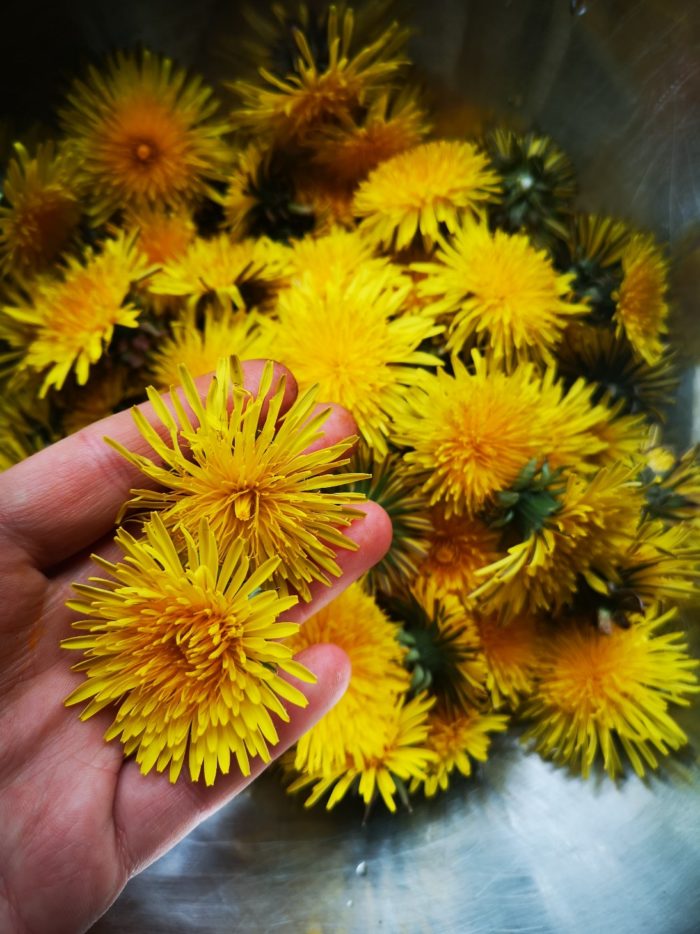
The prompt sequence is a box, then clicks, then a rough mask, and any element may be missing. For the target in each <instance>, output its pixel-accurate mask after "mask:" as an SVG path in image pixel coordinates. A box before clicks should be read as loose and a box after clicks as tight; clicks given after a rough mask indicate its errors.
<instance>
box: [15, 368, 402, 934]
mask: <svg viewBox="0 0 700 934" xmlns="http://www.w3.org/2000/svg"><path fill="white" fill-rule="evenodd" d="M262 368H263V363H262V362H259V361H251V362H248V363H244V364H243V370H244V379H245V385H246V387H247V388H248V389H250V390H251V391H252V392H253V393H255V391H256V388H257V386H258V385H259V381H260V377H261V374H262ZM278 372H279V373H281V372H283V369H282V368H281V367H279V368H278ZM199 382H200V383H201V386H200V388H201V389H202V393H203V394H204V391H205V389H206V385H207V383H208V378H207V379H206V380H204V381H199ZM295 395H296V386H295V384H294V381H293V379H290V378H289V376H287V389H286V393H285V403H286V405H285V408H286V407H288V406H289V405H290V404H291V402H292V401H293V399H294V397H295ZM141 409H142V411H143V412H144V414H146V416H147V417H148V418H149V420H151V421H152V423H153V425H154V427H156V428H158V427H159V422H158V421H157V419H156V418H155V417H154V416H153V414H152V411H151V407H150V405H148V404H144V405H143V406H141ZM331 409H332V411H331V414H330V416H329V418H328V420H327V421H326V423H325V425H324V431H325V437H324V439H323V442H322V443H323V444H328V445H330V444H333V443H335V442H337V441H339V440H341V439H342V438H345V437H347V436H348V435H351V434H353V433H354V432H355V425H354V423H353V421H352V418H351V417H350V416H349V414H348V413H347V412H346V411H345V410H343V409H341V408H339V407H337V406H331ZM161 427H162V426H161ZM104 435H109V436H110V437H111V438H114V439H116V440H117V441H120V442H121V443H122V444H123V445H125V446H126V447H127V448H129V449H130V450H132V451H137V452H140V453H144V454H145V453H148V448H147V445H146V442H145V441H144V440H143V438H142V437H141V435H140V434H139V432H138V430H137V428H136V426H135V424H134V421H133V419H132V416H131V413H130V412H122V413H120V414H118V415H114V416H112V417H110V418H108V419H104V420H102V421H101V422H98V423H96V424H95V425H91V426H89V427H88V428H85V429H83V430H82V431H80V432H78V433H77V434H74V435H71V436H70V437H68V438H66V439H64V440H63V441H60V442H58V443H57V444H54V445H53V446H51V447H49V448H46V449H45V450H43V451H41V452H40V453H38V454H36V455H34V456H33V457H31V458H30V459H29V460H26V461H24V462H23V463H21V464H18V465H17V466H15V467H12V468H11V469H10V470H8V471H6V472H5V473H4V474H2V475H0V607H1V609H0V620H1V622H0V828H1V830H0V930H2V931H3V932H4V931H8V932H10V931H20V932H25V931H26V932H37V934H39V932H40V934H44V932H46V931H49V930H50V931H51V932H52V934H60V932H74V931H80V930H84V929H85V928H87V927H88V926H89V925H90V924H91V923H92V922H93V921H94V920H96V919H97V918H98V917H99V916H100V915H101V914H102V913H103V912H104V911H105V910H106V909H107V908H108V907H109V905H110V904H111V903H112V901H113V900H114V899H115V898H116V897H117V895H118V894H119V892H120V891H121V890H122V888H123V887H124V885H125V884H126V882H127V881H128V879H129V877H130V876H132V875H133V874H135V873H136V872H138V871H140V870H141V869H143V868H144V867H145V866H147V865H148V864H149V863H151V862H152V861H153V860H154V859H156V858H157V857H158V856H160V855H161V854H162V853H163V852H165V851H166V850H167V849H168V848H170V847H171V846H173V845H174V844H175V843H176V842H177V841H178V840H179V839H181V838H182V837H183V836H184V835H185V834H186V833H187V832H188V831H189V830H191V829H192V828H193V827H194V826H196V825H197V824H198V823H199V822H201V821H202V820H203V819H204V818H205V817H207V816H208V815H209V814H211V813H212V812H213V811H215V810H217V809H218V808H219V807H221V806H222V805H223V804H225V803H226V802H227V801H228V800H229V799H230V798H231V797H233V796H234V795H235V794H236V793H237V792H239V791H240V790H241V789H243V788H244V787H245V786H246V785H247V784H248V783H249V782H250V781H252V779H253V778H255V777H256V776H257V775H258V774H259V773H260V772H261V771H262V770H263V769H264V768H265V764H264V763H263V762H262V761H261V760H260V759H255V760H253V761H252V763H251V766H252V772H251V775H250V776H248V777H247V778H244V777H243V776H242V775H241V774H240V773H239V772H237V771H236V769H235V767H234V766H232V770H231V773H230V774H229V775H220V776H219V777H218V779H217V781H216V783H215V785H214V786H213V787H209V788H208V787H205V786H204V785H203V784H199V783H197V784H194V783H192V782H191V781H190V779H189V778H188V777H187V776H186V775H183V776H181V777H180V779H179V780H178V781H177V782H176V783H175V784H170V783H169V781H168V778H167V776H166V775H163V774H160V773H155V772H152V773H150V774H148V775H146V776H144V775H142V774H141V773H140V771H139V768H138V766H137V765H136V763H135V762H134V761H133V760H125V759H124V757H123V754H122V747H121V745H120V744H119V743H116V742H111V743H106V742H105V741H104V739H103V734H104V732H105V730H106V728H107V727H108V726H109V724H110V723H111V720H112V717H111V716H110V714H109V712H108V711H104V712H102V713H100V714H97V715H96V716H94V717H92V718H91V719H90V720H88V721H86V722H81V721H80V720H79V719H78V716H77V712H76V710H75V709H66V708H65V706H64V703H63V702H64V700H65V698H66V697H67V695H68V694H69V693H70V691H71V690H72V689H73V688H74V687H75V686H76V685H77V684H78V683H80V682H81V681H82V679H83V676H82V675H80V674H77V673H75V672H72V671H71V670H70V665H71V661H72V660H71V659H70V658H69V657H68V655H67V653H66V652H64V651H62V650H61V649H60V647H59V643H60V641H61V639H62V638H65V637H67V636H69V635H71V629H70V624H71V622H72V621H73V620H74V619H75V618H76V614H75V613H74V612H72V611H71V610H69V609H67V608H66V605H65V603H66V599H68V598H69V597H70V596H73V592H72V588H71V584H72V583H73V582H79V581H80V582H86V581H87V579H88V578H89V577H90V576H91V575H92V574H94V573H95V570H96V568H95V566H94V565H93V564H92V562H91V561H90V558H89V555H90V553H93V552H97V553H98V554H101V555H102V556H104V557H106V558H107V559H108V560H111V561H114V560H117V559H118V557H119V556H120V551H119V549H118V548H117V546H116V545H115V543H114V542H113V527H114V521H115V516H116V514H117V512H118V511H119V509H120V507H121V506H122V504H123V503H124V502H125V500H126V499H127V498H128V495H129V491H130V489H131V487H132V486H134V485H135V484H137V482H138V484H140V485H143V477H142V476H141V475H140V474H139V473H138V471H137V470H136V468H135V467H132V466H131V465H130V464H129V463H127V462H126V461H125V460H124V459H123V458H122V457H120V455H119V454H117V453H116V452H115V451H114V450H113V449H112V448H110V447H109V446H108V445H106V444H105V443H104V442H103V436H104ZM362 509H363V511H364V512H365V517H364V518H362V519H358V520H356V521H355V522H353V523H352V525H351V526H350V527H349V529H348V530H347V533H346V534H347V536H348V537H349V538H351V539H352V540H354V541H355V542H356V543H357V544H358V545H359V548H358V549H357V550H356V551H345V550H344V551H342V552H340V553H339V554H338V557H337V560H338V563H339V565H340V566H341V568H342V575H341V577H340V578H338V579H337V580H336V581H334V582H333V584H332V585H331V586H330V587H324V586H322V585H316V586H315V587H312V600H311V602H310V603H305V604H300V605H297V606H296V607H294V609H293V610H291V611H289V612H288V613H286V614H285V617H286V618H288V619H290V620H292V621H295V622H303V621H304V620H305V619H307V618H308V617H310V616H311V615H313V613H315V612H316V611H317V610H318V609H320V608H321V606H323V605H324V604H326V603H327V602H329V600H331V599H333V597H335V596H336V595H337V594H338V593H339V592H340V591H341V590H343V589H344V588H345V587H347V586H348V584H350V583H351V582H352V581H353V580H355V579H357V578H358V577H359V576H360V575H361V574H362V573H364V572H365V571H366V570H368V569H369V568H370V567H371V566H372V565H373V564H374V563H376V561H378V560H379V559H380V558H381V557H382V555H383V554H384V552H385V551H386V549H387V547H388V545H389V542H390V540H391V527H390V523H389V520H388V518H387V516H386V514H385V513H384V511H383V510H382V509H381V508H380V507H379V506H376V505H375V504H373V503H367V504H365V505H364V506H363V507H362ZM299 659H300V660H301V661H303V663H304V664H305V665H306V666H307V667H308V668H309V669H311V670H312V671H313V672H314V673H315V674H316V676H317V679H318V680H317V683H316V684H315V685H313V686H309V685H308V684H303V685H302V684H298V685H297V686H298V687H299V688H300V689H301V690H303V692H304V694H306V696H307V698H308V701H309V703H308V706H307V707H305V708H303V709H302V708H298V707H295V706H289V708H288V712H289V716H290V720H289V722H288V723H282V722H281V721H277V723H276V726H277V730H278V733H279V737H280V742H279V744H278V745H277V746H276V747H274V749H272V750H271V752H272V755H273V757H275V756H277V755H280V754H281V753H282V752H284V750H285V749H287V748H288V747H289V746H291V745H292V744H293V743H294V742H296V740H297V739H298V738H299V736H301V734H302V733H304V732H305V731H306V730H308V729H309V728H310V727H311V726H313V724H314V723H315V722H316V721H317V720H319V719H320V717H322V716H323V714H324V713H325V712H326V711H327V710H328V709H329V708H330V707H332V706H333V704H334V703H335V702H336V701H337V700H338V699H339V698H340V697H341V696H342V694H343V691H344V690H345V686H346V684H347V680H348V677H349V665H348V660H347V657H346V656H345V655H344V653H343V652H342V651H341V650H340V649H338V648H336V647H335V646H329V645H324V646H315V647H312V648H311V649H308V650H306V651H305V652H304V653H302V654H301V655H300V656H299ZM288 680H290V681H292V682H294V679H293V678H291V677H290V678H288Z"/></svg>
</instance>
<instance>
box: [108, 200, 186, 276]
mask: <svg viewBox="0 0 700 934" xmlns="http://www.w3.org/2000/svg"><path fill="white" fill-rule="evenodd" d="M123 226H124V228H125V229H126V230H129V231H132V232H133V233H134V234H136V235H138V244H139V249H140V250H141V252H142V253H143V254H144V255H145V256H146V258H147V259H148V261H149V263H152V264H153V265H154V266H162V265H164V264H165V263H169V262H172V261H173V260H178V259H180V257H181V256H183V255H184V253H186V252H187V248H188V247H189V246H190V244H191V243H192V241H193V240H194V238H195V235H196V233H197V228H196V226H195V223H194V220H193V218H192V214H191V213H190V212H189V211H188V210H187V209H186V208H184V207H180V208H177V209H165V208H163V207H162V206H160V205H159V206H156V207H153V206H148V205H146V206H141V207H139V208H131V209H130V210H128V211H127V212H126V213H125V217H124V221H123Z"/></svg>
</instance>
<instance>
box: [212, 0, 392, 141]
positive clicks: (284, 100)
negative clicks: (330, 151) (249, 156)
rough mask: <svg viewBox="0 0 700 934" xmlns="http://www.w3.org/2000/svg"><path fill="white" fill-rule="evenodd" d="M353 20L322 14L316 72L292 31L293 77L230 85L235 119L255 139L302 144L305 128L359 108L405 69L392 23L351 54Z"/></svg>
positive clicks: (347, 14)
mask: <svg viewBox="0 0 700 934" xmlns="http://www.w3.org/2000/svg"><path fill="white" fill-rule="evenodd" d="M353 28H354V15H353V11H352V10H351V9H346V10H343V11H342V12H338V11H337V10H336V8H335V7H333V6H332V7H330V8H329V10H328V22H327V48H328V61H327V63H324V67H321V66H320V65H319V64H318V63H317V62H316V59H315V56H314V53H313V51H312V49H311V47H310V45H309V42H308V40H307V38H306V36H305V35H304V33H303V32H302V31H301V30H300V29H298V28H296V27H295V28H294V29H293V37H294V42H295V44H296V46H297V49H298V57H297V59H296V60H295V63H294V69H295V70H294V72H292V73H289V74H286V75H284V76H283V77H280V76H278V75H275V74H273V73H272V72H271V71H269V70H268V69H266V68H261V69H259V74H260V77H261V78H262V81H263V82H264V83H263V84H261V85H256V84H251V83H248V82H243V81H239V82H236V83H234V84H231V85H230V88H231V90H233V91H234V92H235V93H236V94H238V95H239V97H240V99H241V101H242V104H243V106H242V107H241V108H240V109H238V110H237V111H236V112H235V118H236V121H237V122H238V123H240V124H241V125H242V126H243V127H245V128H246V129H249V130H251V131H252V132H253V133H255V134H263V135H265V136H268V137H271V138H272V139H274V140H275V141H276V142H277V143H282V144H286V145H289V144H294V145H299V144H304V143H305V142H306V135H307V133H308V131H309V129H310V128H312V127H314V128H315V127H318V125H319V124H323V123H324V122H329V121H330V122H332V121H333V120H336V119H337V118H338V117H339V116H341V115H343V114H346V113H348V112H349V111H350V110H351V109H353V108H354V107H357V106H358V105H362V103H363V102H364V100H365V98H366V96H367V94H368V93H369V92H372V91H374V90H376V89H378V88H381V87H383V86H385V84H386V82H387V81H388V80H390V79H392V78H393V77H394V76H395V75H396V72H397V71H398V70H399V69H400V68H401V67H402V66H403V65H404V64H405V61H406V60H405V58H404V57H403V55H402V53H401V51H400V50H401V47H402V46H403V45H404V44H405V41H406V38H407V32H406V31H405V30H402V29H400V28H399V27H398V25H397V24H396V23H394V24H392V25H391V26H389V27H388V28H387V29H386V30H384V32H382V33H381V34H380V35H379V37H378V38H377V39H376V40H375V41H374V42H371V43H369V44H367V45H366V46H364V47H363V48H362V49H361V50H360V51H359V52H357V54H352V52H351V43H352V33H353Z"/></svg>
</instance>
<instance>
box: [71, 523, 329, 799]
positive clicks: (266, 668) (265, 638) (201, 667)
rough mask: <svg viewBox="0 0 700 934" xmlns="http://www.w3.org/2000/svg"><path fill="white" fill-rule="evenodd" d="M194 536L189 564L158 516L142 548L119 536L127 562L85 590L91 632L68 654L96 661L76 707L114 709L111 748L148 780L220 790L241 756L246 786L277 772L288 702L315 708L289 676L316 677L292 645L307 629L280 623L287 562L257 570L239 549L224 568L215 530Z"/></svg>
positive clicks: (286, 602) (204, 527) (90, 711)
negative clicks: (263, 766) (219, 782)
mask: <svg viewBox="0 0 700 934" xmlns="http://www.w3.org/2000/svg"><path fill="white" fill-rule="evenodd" d="M183 537H184V542H185V553H184V554H181V553H179V552H178V549H177V548H176V546H175V543H174V542H173V540H172V539H171V537H170V536H169V534H168V532H167V530H166V528H165V526H164V525H163V523H162V521H161V519H160V518H159V517H158V516H157V515H155V516H153V517H152V519H151V521H150V522H149V523H148V524H147V525H146V527H145V533H144V537H143V538H142V539H135V538H133V537H132V536H131V535H129V534H128V533H127V532H126V531H125V530H124V529H120V531H119V532H118V533H117V542H118V544H119V545H120V546H121V548H122V550H123V552H124V557H123V559H122V560H121V561H120V562H118V563H117V564H112V563H110V562H108V561H105V560H104V559H101V558H96V559H95V560H96V561H97V563H98V564H99V565H100V567H101V568H102V569H103V571H106V572H107V574H109V578H108V579H101V578H92V581H93V584H91V585H90V586H87V585H78V584H76V585H75V590H76V591H77V593H78V598H77V599H75V600H73V601H71V602H70V606H71V608H72V609H74V610H77V611H78V612H79V613H80V614H81V615H82V617H83V618H82V619H81V620H79V621H78V622H76V623H74V624H73V625H74V628H76V629H80V630H84V633H83V634H82V635H79V636H73V637H72V638H68V639H65V640H64V641H63V643H62V645H63V647H64V648H67V649H78V650H81V651H83V652H84V653H85V658H84V660H83V661H81V662H78V664H77V665H76V666H75V669H76V670H77V671H82V672H84V673H85V675H86V680H85V681H84V682H83V683H82V684H81V685H79V686H78V687H77V688H76V689H75V690H74V691H73V693H72V694H71V695H70V696H69V697H68V698H67V700H66V703H67V704H78V703H82V702H84V701H88V704H87V706H86V707H85V708H84V710H83V711H82V714H81V718H82V719H87V718H88V717H91V716H93V715H94V714H96V713H98V712H99V711H100V710H103V709H104V708H105V707H107V706H110V705H115V706H116V712H115V716H114V721H113V723H112V725H111V726H110V727H109V729H108V730H107V733H106V737H105V738H106V739H108V740H111V739H115V738H119V739H120V740H121V742H122V743H123V744H124V750H125V752H126V754H127V755H129V754H131V753H135V754H136V762H137V763H138V765H139V766H140V768H141V771H142V772H143V773H144V774H145V773H147V772H150V771H151V770H152V769H153V768H155V769H156V770H157V771H159V772H162V771H164V770H165V769H166V768H168V770H169V777H170V781H172V782H174V781H175V780H176V779H177V777H178V775H179V774H180V772H181V770H182V768H183V765H185V763H187V766H188V769H189V774H190V777H191V779H192V780H193V781H197V780H198V779H199V777H200V775H201V774H202V772H203V774H204V780H205V782H206V784H207V785H211V784H213V783H214V780H215V778H216V776H217V774H219V773H223V774H227V773H228V771H229V769H230V766H231V758H232V756H233V758H234V760H235V763H236V764H237V765H238V767H239V769H240V770H241V772H242V774H243V775H249V774H250V758H251V757H256V756H259V757H260V758H261V759H262V760H263V761H264V762H267V761H269V759H270V752H269V746H270V745H274V744H275V743H276V742H277V739H278V736H277V730H276V727H275V724H274V722H273V720H272V718H271V716H270V713H274V714H275V715H276V716H277V717H279V718H280V719H281V720H283V721H288V720H289V714H288V712H287V710H286V709H285V707H284V705H283V703H282V700H286V701H287V702H289V703H292V704H296V705H298V706H301V707H304V706H306V703H307V701H306V698H305V697H304V695H303V694H302V693H301V691H299V690H298V689H297V688H295V687H293V686H292V685H291V684H289V683H288V682H287V681H286V680H285V679H284V678H282V677H281V676H280V672H285V673H287V674H291V675H294V676H295V677H296V678H299V679H301V680H302V681H306V682H312V681H313V680H314V678H313V675H312V674H311V673H310V672H309V671H307V669H305V668H304V667H303V665H300V664H299V663H298V662H295V661H294V660H293V659H292V650H291V649H290V648H289V646H288V645H286V644H285V642H284V640H285V639H287V638H288V637H289V636H291V635H293V634H294V633H295V632H296V631H297V629H298V626H297V625H296V624H295V623H287V622H283V621H280V620H279V619H278V617H280V616H283V615H284V613H285V612H286V611H287V610H289V609H290V607H291V606H293V605H294V604H295V603H296V597H280V596H278V595H277V593H275V591H274V590H270V589H266V588H265V584H266V583H267V582H268V581H269V579H270V576H271V574H272V572H273V570H274V567H275V565H276V564H277V563H278V560H279V559H276V558H272V559H270V560H268V561H266V562H264V563H263V564H262V565H261V566H260V567H259V568H258V569H257V570H256V571H253V570H252V568H251V567H250V562H249V560H248V558H247V557H246V555H245V551H244V543H243V541H242V540H240V539H239V540H237V541H236V542H235V543H234V544H233V545H232V546H231V547H230V548H229V549H228V550H227V553H226V556H225V557H223V556H222V555H221V554H220V551H219V548H218V546H217V543H216V538H215V536H214V534H213V532H212V530H211V527H210V526H209V525H208V523H207V521H206V519H202V521H201V522H200V524H199V530H198V535H197V536H192V535H190V533H189V532H187V531H184V532H183Z"/></svg>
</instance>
